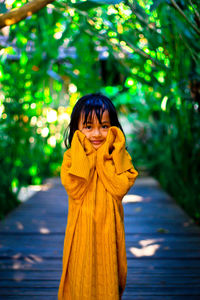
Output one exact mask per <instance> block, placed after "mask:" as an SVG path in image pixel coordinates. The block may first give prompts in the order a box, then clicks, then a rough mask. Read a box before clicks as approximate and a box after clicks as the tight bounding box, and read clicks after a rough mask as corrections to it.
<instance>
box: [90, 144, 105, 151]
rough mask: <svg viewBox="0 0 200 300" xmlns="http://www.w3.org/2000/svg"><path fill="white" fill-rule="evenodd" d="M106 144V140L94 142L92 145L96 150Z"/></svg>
mask: <svg viewBox="0 0 200 300" xmlns="http://www.w3.org/2000/svg"><path fill="white" fill-rule="evenodd" d="M103 144H104V142H102V143H100V144H94V143H92V146H93V148H94V149H95V150H97V149H99V148H100V147H101V146H102V145H103Z"/></svg>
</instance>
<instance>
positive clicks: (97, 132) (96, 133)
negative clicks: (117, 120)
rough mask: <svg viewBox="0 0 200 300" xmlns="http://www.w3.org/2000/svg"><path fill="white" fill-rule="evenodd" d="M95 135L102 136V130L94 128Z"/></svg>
mask: <svg viewBox="0 0 200 300" xmlns="http://www.w3.org/2000/svg"><path fill="white" fill-rule="evenodd" d="M93 135H94V136H100V135H101V131H100V129H99V128H94V131H93Z"/></svg>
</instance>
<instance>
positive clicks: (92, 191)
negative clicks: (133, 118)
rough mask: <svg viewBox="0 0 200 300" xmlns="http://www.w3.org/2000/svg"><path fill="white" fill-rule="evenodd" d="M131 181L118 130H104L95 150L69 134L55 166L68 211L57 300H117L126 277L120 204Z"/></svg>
mask: <svg viewBox="0 0 200 300" xmlns="http://www.w3.org/2000/svg"><path fill="white" fill-rule="evenodd" d="M137 175H138V172H137V171H136V170H135V169H134V167H133V165H132V161H131V157H130V155H129V154H128V152H127V151H126V149H125V138H124V135H123V133H122V131H121V130H120V129H119V128H118V127H116V126H112V127H110V128H109V131H108V135H107V137H106V141H105V142H104V144H103V145H101V147H99V148H98V149H97V150H95V149H94V148H93V146H92V144H91V143H90V141H89V140H88V139H87V138H86V136H85V135H84V134H83V133H82V132H81V131H79V130H76V131H75V133H74V136H73V139H72V144H71V148H70V149H68V150H67V151H65V153H64V157H63V163H62V166H61V182H62V184H63V185H64V187H65V189H66V191H67V194H68V196H69V199H68V204H69V206H68V219H67V226H66V231H65V239H64V247H63V269H62V276H61V279H60V285H59V290H58V300H119V299H121V296H122V293H123V291H124V289H125V285H126V276H127V258H126V248H125V232H124V211H123V206H122V198H123V196H124V195H125V194H126V193H127V192H128V190H129V189H130V187H131V186H132V185H133V184H134V182H135V179H136V177H137Z"/></svg>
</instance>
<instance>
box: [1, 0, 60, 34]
mask: <svg viewBox="0 0 200 300" xmlns="http://www.w3.org/2000/svg"><path fill="white" fill-rule="evenodd" d="M54 1H55V0H32V1H31V2H29V3H27V4H25V5H23V6H22V7H20V8H18V9H14V10H11V11H9V12H7V13H5V14H0V29H1V28H3V27H5V26H10V25H12V24H16V23H18V22H19V21H21V20H23V19H25V18H27V17H29V16H31V15H32V14H34V13H36V12H37V11H39V10H40V9H42V8H43V7H45V6H46V5H47V4H49V3H51V2H54Z"/></svg>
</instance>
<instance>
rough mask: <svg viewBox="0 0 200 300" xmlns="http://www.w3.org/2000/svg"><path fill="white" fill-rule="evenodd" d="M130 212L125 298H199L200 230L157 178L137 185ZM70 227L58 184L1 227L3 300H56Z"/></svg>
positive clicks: (127, 204)
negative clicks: (68, 228)
mask: <svg viewBox="0 0 200 300" xmlns="http://www.w3.org/2000/svg"><path fill="white" fill-rule="evenodd" d="M51 183H52V186H51ZM123 205H124V216H125V232H126V249H127V260H128V276H127V284H126V289H125V292H124V294H123V297H122V299H123V300H138V299H141V300H142V299H144V300H147V299H148V300H157V299H159V300H166V299H168V300H173V299H176V300H179V299H181V300H184V299H190V300H191V299H195V300H196V299H200V280H199V278H200V227H198V226H197V225H195V224H194V223H193V221H192V219H190V218H189V217H188V216H187V215H186V214H185V213H184V211H183V210H182V209H181V208H180V207H179V206H177V205H176V203H175V201H174V200H173V199H171V198H170V197H169V196H168V195H167V194H166V193H165V192H164V191H163V190H162V189H161V188H160V187H159V185H158V183H157V182H156V181H155V180H153V179H152V178H138V179H137V180H136V183H135V185H134V187H133V188H132V189H131V190H130V191H129V193H128V195H126V196H125V197H124V199H123ZM66 224H67V196H66V192H65V189H64V188H63V187H62V186H61V183H60V180H59V179H55V180H53V181H50V188H49V189H47V190H43V191H40V192H38V193H37V194H35V195H34V196H32V197H31V198H30V199H29V200H28V201H27V202H25V203H22V204H21V205H20V206H19V207H17V208H16V209H15V210H14V211H12V212H11V213H10V214H9V215H8V216H7V217H6V218H5V220H3V221H1V222H0V279H1V280H0V299H2V300H8V299H15V300H19V299H20V300H24V299H31V300H35V299H37V300H56V299H57V291H58V285H59V280H60V276H61V271H62V251H63V242H64V234H65V228H66ZM102 300H106V299H102Z"/></svg>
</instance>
